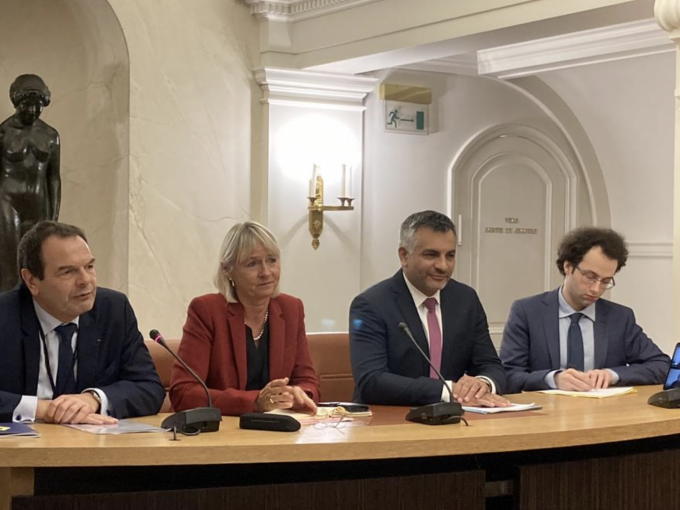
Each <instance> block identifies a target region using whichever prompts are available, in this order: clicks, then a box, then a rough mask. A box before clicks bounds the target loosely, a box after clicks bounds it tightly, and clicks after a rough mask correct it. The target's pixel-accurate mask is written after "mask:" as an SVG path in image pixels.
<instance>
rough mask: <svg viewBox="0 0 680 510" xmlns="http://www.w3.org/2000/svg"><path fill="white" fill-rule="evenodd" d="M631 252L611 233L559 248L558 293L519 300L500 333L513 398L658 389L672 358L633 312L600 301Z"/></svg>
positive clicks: (595, 232)
mask: <svg viewBox="0 0 680 510" xmlns="http://www.w3.org/2000/svg"><path fill="white" fill-rule="evenodd" d="M627 258H628V249H627V248H626V243H625V242H624V240H623V238H622V237H621V235H619V234H618V233H616V232H614V231H613V230H610V229H603V228H595V227H586V228H579V229H576V230H573V231H571V232H569V233H568V234H567V235H566V236H565V237H564V239H563V240H562V242H561V243H560V246H559V249H558V258H557V267H558V269H559V271H560V273H562V275H563V276H564V283H563V284H562V286H561V287H560V288H559V289H556V290H553V291H551V292H546V293H543V294H539V295H536V296H532V297H528V298H524V299H520V300H518V301H515V302H514V303H513V305H512V307H511V309H510V315H509V317H508V321H507V323H506V324H505V330H504V331H503V341H502V343H501V354H500V355H501V360H502V361H503V365H504V367H505V371H506V373H507V376H508V389H507V392H508V393H517V392H521V391H532V390H545V389H550V388H553V389H554V388H557V389H561V390H570V391H589V390H591V389H600V388H607V387H609V386H612V385H617V384H618V385H624V386H629V385H635V384H638V385H639V384H659V383H662V382H663V379H664V377H665V375H666V372H667V370H668V366H669V364H670V359H669V358H668V356H666V355H665V354H664V353H663V352H661V350H660V349H659V348H658V347H657V346H656V345H654V343H653V342H652V341H651V340H650V339H649V338H648V337H647V335H645V333H644V332H643V331H642V328H641V327H640V326H638V325H637V323H636V322H635V315H634V314H633V311H632V310H631V309H630V308H627V307H625V306H622V305H619V304H616V303H612V302H611V301H608V300H606V299H602V294H603V293H604V292H605V290H607V289H611V288H612V287H614V285H615V281H614V275H616V274H617V273H618V272H619V270H620V269H621V268H622V267H623V266H625V265H626V260H627Z"/></svg>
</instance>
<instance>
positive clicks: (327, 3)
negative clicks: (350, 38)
mask: <svg viewBox="0 0 680 510" xmlns="http://www.w3.org/2000/svg"><path fill="white" fill-rule="evenodd" d="M239 1H240V3H243V4H246V5H248V6H250V13H251V14H252V15H253V16H255V17H256V18H260V19H266V20H269V21H284V22H295V21H300V20H303V19H310V18H316V17H319V16H324V15H326V14H329V13H331V12H338V11H344V10H347V9H352V8H354V7H358V6H359V5H365V4H371V3H375V2H382V1H384V0H239Z"/></svg>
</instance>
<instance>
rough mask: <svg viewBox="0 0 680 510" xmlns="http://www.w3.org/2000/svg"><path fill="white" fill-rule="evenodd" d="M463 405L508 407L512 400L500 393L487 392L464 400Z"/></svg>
mask: <svg viewBox="0 0 680 510" xmlns="http://www.w3.org/2000/svg"><path fill="white" fill-rule="evenodd" d="M465 405H468V406H475V407H509V406H511V405H512V402H510V401H509V400H508V399H507V398H504V397H501V396H500V395H496V394H494V393H487V394H486V395H484V396H483V397H481V398H478V399H475V400H471V401H470V402H466V403H465Z"/></svg>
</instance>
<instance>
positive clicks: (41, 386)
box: [12, 299, 110, 422]
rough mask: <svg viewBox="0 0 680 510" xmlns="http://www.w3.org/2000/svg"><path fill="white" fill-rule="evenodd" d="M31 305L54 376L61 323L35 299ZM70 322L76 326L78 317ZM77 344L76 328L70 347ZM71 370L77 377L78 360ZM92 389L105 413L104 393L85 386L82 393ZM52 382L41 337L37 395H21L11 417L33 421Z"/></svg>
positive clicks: (56, 368)
mask: <svg viewBox="0 0 680 510" xmlns="http://www.w3.org/2000/svg"><path fill="white" fill-rule="evenodd" d="M33 307H34V309H35V314H36V315H37V317H38V322H40V327H41V328H42V331H43V333H44V335H45V344H46V345H47V356H48V358H49V361H50V371H51V372H52V376H53V377H54V378H55V381H54V382H56V376H57V373H58V370H59V343H60V341H61V340H60V338H59V334H58V333H57V332H56V328H57V327H59V326H61V325H62V324H63V323H62V322H61V321H60V320H59V319H57V318H56V317H53V316H52V315H50V314H49V313H47V312H46V311H45V310H44V309H43V308H42V307H41V306H40V305H39V304H38V303H37V302H36V301H35V299H34V300H33ZM71 323H73V324H75V325H76V326H78V325H79V323H80V317H76V318H75V319H73V320H72V321H71ZM77 345H78V330H76V332H75V333H74V334H73V338H71V349H73V351H74V352H75V349H76V346H77ZM73 372H74V374H75V376H76V377H78V360H77V359H76V360H75V362H74V366H73ZM88 391H94V392H96V393H97V395H99V398H100V399H101V401H102V403H101V408H100V412H101V413H103V412H104V410H105V411H106V414H108V413H109V411H110V409H109V400H108V398H107V397H106V393H104V392H103V391H102V390H100V389H98V388H87V389H85V390H83V392H82V393H85V392H88ZM52 392H53V390H52V383H51V382H50V377H49V375H48V373H47V365H46V363H45V346H44V345H43V342H42V339H40V367H39V370H38V394H37V395H35V396H34V395H23V396H22V397H21V400H20V401H19V404H18V405H17V406H16V407H15V408H14V413H13V414H12V419H13V421H15V422H33V421H35V415H36V411H37V409H38V400H52Z"/></svg>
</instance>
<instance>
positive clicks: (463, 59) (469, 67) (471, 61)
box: [399, 53, 479, 76]
mask: <svg viewBox="0 0 680 510" xmlns="http://www.w3.org/2000/svg"><path fill="white" fill-rule="evenodd" d="M399 69H407V70H409V71H426V72H429V73H445V74H464V75H468V76H477V75H478V74H479V72H478V65H477V54H476V53H462V54H460V55H454V56H452V57H446V58H439V59H435V60H427V61H425V62H417V63H414V64H408V65H405V66H400V67H399Z"/></svg>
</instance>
